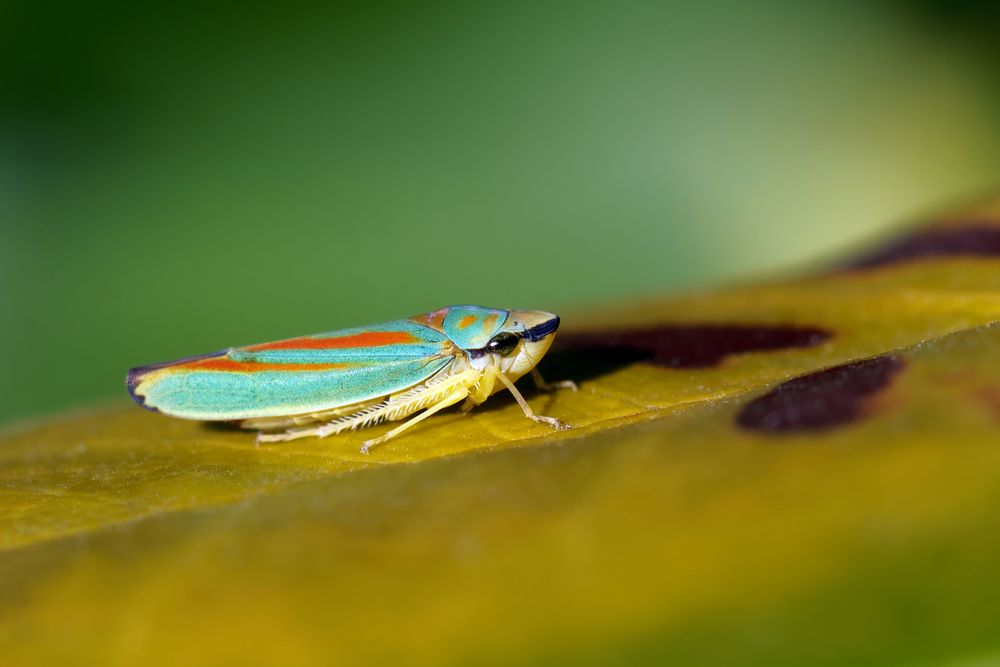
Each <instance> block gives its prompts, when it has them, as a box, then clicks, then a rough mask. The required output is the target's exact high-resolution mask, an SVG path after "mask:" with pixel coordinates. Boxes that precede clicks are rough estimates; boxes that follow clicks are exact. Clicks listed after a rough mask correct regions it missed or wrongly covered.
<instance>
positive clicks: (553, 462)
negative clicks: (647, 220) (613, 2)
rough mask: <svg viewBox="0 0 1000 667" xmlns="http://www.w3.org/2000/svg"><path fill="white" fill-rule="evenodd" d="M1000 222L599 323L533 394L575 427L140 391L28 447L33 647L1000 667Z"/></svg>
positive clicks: (575, 339) (19, 605)
mask: <svg viewBox="0 0 1000 667" xmlns="http://www.w3.org/2000/svg"><path fill="white" fill-rule="evenodd" d="M997 214H998V207H997V206H992V207H991V206H987V207H983V208H980V209H973V210H970V211H965V212H962V213H961V214H960V215H956V216H954V217H953V218H950V219H947V220H944V221H942V222H940V223H937V224H935V225H931V226H929V227H925V228H922V229H921V230H918V231H917V232H911V233H909V234H907V235H904V236H903V237H902V238H901V239H898V240H896V241H890V242H888V243H887V244H886V245H885V246H883V247H882V248H881V249H880V250H876V251H874V252H873V253H871V254H869V255H864V256H861V257H860V258H859V259H857V260H856V261H855V262H853V264H851V265H847V264H845V265H844V266H843V267H841V268H837V269H834V270H830V271H827V272H825V273H822V274H817V275H814V276H812V277H806V278H802V279H799V280H795V281H789V282H775V283H771V284H764V285H757V286H752V287H748V288H744V289H731V290H725V291H720V292H718V293H713V294H702V295H696V296H690V297H681V298H672V299H667V300H660V301H651V302H649V303H645V304H639V305H632V306H628V307H622V308H619V309H615V310H604V311H598V312H591V313H581V314H578V315H574V314H568V315H567V316H566V317H565V318H564V322H565V329H564V333H561V334H560V339H559V341H558V345H559V347H558V348H557V349H555V350H553V352H551V353H550V356H549V357H548V358H547V359H546V360H545V361H544V362H543V364H542V369H543V371H545V372H546V375H547V376H548V377H549V379H564V378H570V379H575V380H577V381H578V382H579V384H580V391H579V392H576V393H574V392H569V391H559V392H556V393H552V394H539V393H535V394H533V395H530V398H529V400H530V403H531V404H532V407H533V408H534V409H535V410H536V411H537V412H539V413H542V414H549V415H552V416H555V417H558V418H560V419H562V420H564V421H568V422H570V423H572V424H574V425H575V427H576V428H574V429H573V430H570V431H565V432H552V431H550V430H549V429H548V428H547V427H545V426H541V425H538V424H535V423H533V422H531V421H529V420H526V419H524V417H523V416H522V415H521V412H520V410H519V408H518V407H517V406H516V404H514V403H513V401H511V400H509V399H508V398H507V397H495V398H494V399H492V400H491V401H490V402H489V403H487V404H486V405H485V406H484V407H483V409H481V410H478V411H476V412H474V413H473V414H471V415H468V416H463V415H459V414H457V413H449V414H442V415H439V416H436V417H434V418H432V419H430V420H428V421H426V422H425V423H423V424H421V425H420V426H419V427H417V428H414V429H413V431H412V432H411V433H408V434H407V435H406V436H405V437H402V438H399V439H398V440H394V441H392V442H390V443H388V444H387V445H386V446H384V447H381V448H379V449H376V450H374V451H373V453H372V454H371V455H368V456H365V455H362V454H360V453H358V447H359V445H360V443H361V440H363V439H364V438H366V437H370V436H371V435H372V434H373V433H375V434H377V433H378V432H379V431H378V430H376V431H371V432H367V433H364V434H360V433H354V434H345V435H342V436H337V437H331V438H328V439H325V440H302V441H295V442H292V443H284V444H278V445H270V446H261V447H255V446H254V444H253V438H252V436H251V435H249V434H247V433H245V432H241V431H238V430H228V429H219V428H210V427H206V426H204V425H200V424H195V423H191V422H184V421H177V420H171V419H168V418H165V417H162V416H159V415H154V414H149V413H146V412H143V411H141V410H138V409H135V408H134V407H132V406H125V405H124V402H125V401H124V399H123V401H122V403H123V405H122V407H120V408H115V409H109V410H104V411H100V412H96V413H93V414H88V415H84V416H77V417H68V418H63V419H60V420H54V421H51V422H50V423H48V424H46V425H42V426H37V427H34V428H30V429H27V430H23V431H21V432H17V433H8V434H7V435H6V436H4V437H2V438H0V489H2V494H3V495H2V503H0V547H2V551H0V618H2V622H0V657H2V658H3V664H26V663H29V662H45V663H66V664H82V663H99V664H123V665H125V664H128V665H131V664H153V665H156V664H220V663H222V664H283V665H287V664H293V665H294V664H315V663H317V662H319V663H324V664H338V665H344V664H372V663H399V664H427V665H437V664H454V663H473V664H510V663H514V662H516V663H532V664H553V663H556V664H562V663H565V664H574V665H577V664H581V663H583V664H607V663H608V662H611V661H635V662H639V661H650V662H655V663H658V664H685V665H687V664H703V663H704V664H708V663H711V664H727V665H729V664H760V665H777V664H788V665H801V664H856V663H865V664H897V663H919V664H931V663H939V662H942V661H947V660H951V661H954V662H955V664H960V663H961V664H965V663H964V662H961V661H969V664H972V663H973V662H975V661H977V660H978V661H985V662H988V661H990V660H996V659H1000V635H998V634H997V633H996V632H995V627H994V625H995V616H996V610H997V609H1000V574H998V573H997V572H998V569H997V567H996V563H997V562H998V560H1000V537H997V530H996V526H997V525H1000V325H998V324H995V323H996V322H997V321H998V320H1000V225H998V224H997V222H996V220H997V218H998V215H997ZM381 428H382V429H385V428H388V427H381ZM985 662H984V664H985Z"/></svg>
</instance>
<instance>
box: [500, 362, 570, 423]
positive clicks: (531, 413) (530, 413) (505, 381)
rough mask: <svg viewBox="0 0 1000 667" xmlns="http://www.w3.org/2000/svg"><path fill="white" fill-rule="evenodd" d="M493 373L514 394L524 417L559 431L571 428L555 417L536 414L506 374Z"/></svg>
mask: <svg viewBox="0 0 1000 667" xmlns="http://www.w3.org/2000/svg"><path fill="white" fill-rule="evenodd" d="M495 373H496V376H497V377H498V378H500V381H501V382H503V385H504V386H505V387H507V389H509V390H510V393H512V394H513V395H514V399H515V400H516V401H517V404H518V405H520V406H521V409H522V410H524V416H525V417H527V418H528V419H533V420H535V421H536V422H545V423H546V424H551V425H552V426H554V427H556V428H557V429H559V430H560V431H561V430H563V429H567V428H572V426H571V425H569V424H564V423H563V422H561V421H559V420H558V419H556V418H555V417H546V416H545V415H536V414H535V412H534V411H533V410H532V409H531V406H530V405H528V402H527V401H526V400H524V396H521V392H519V391H518V390H517V387H515V386H514V383H513V382H511V381H510V380H508V379H507V376H506V375H504V374H503V373H501V372H500V371H495Z"/></svg>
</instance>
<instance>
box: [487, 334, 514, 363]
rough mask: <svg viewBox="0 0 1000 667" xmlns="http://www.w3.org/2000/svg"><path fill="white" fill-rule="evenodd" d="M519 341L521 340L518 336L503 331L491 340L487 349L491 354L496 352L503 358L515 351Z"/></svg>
mask: <svg viewBox="0 0 1000 667" xmlns="http://www.w3.org/2000/svg"><path fill="white" fill-rule="evenodd" d="M519 340H521V338H520V337H519V336H518V335H517V334H512V333H510V332H508V331H501V332H500V333H498V334H497V335H496V336H494V337H493V338H490V342H489V343H487V344H486V348H487V349H488V350H489V351H490V352H496V353H497V354H499V355H500V356H501V357H506V356H507V355H508V354H510V353H511V352H513V351H514V348H515V347H517V343H518V341H519Z"/></svg>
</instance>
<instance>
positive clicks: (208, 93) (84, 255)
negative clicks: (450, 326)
mask: <svg viewBox="0 0 1000 667" xmlns="http://www.w3.org/2000/svg"><path fill="white" fill-rule="evenodd" d="M998 18H1000V14H998V13H997V12H996V10H994V9H992V8H991V7H990V6H989V5H988V4H987V3H982V4H978V3H957V4H956V3H944V2H927V1H925V2H920V3H903V2H897V3H881V4H880V5H879V6H877V7H876V6H875V3H868V2H861V1H855V2H828V3H796V2H791V1H788V2H768V3H712V4H711V5H710V6H709V5H708V4H707V3H706V4H704V5H695V4H694V3H692V4H691V5H688V6H685V5H680V4H675V3H667V2H652V1H645V2H615V3H599V4H597V3H595V4H586V3H581V2H555V3H537V2H526V3H463V2H444V3H433V4H421V5H419V6H417V5H416V4H412V3H386V2H364V3H361V2H357V3H350V4H337V5H331V4H327V3H322V4H320V3H317V4H309V3H295V2H290V3H287V2H286V3H280V4H279V3H258V2H243V3H228V4H216V5H212V6H206V5H203V4H202V3H190V2H189V3H185V2H180V3H173V4H171V5H170V6H169V7H165V8H164V7H160V8H156V7H149V6H144V5H143V4H142V3H125V2H120V3H117V4H115V3H107V2H105V3H96V4H95V3H68V2H64V3H60V2H56V3H38V2H31V3H29V2H13V3H11V2H7V3H3V5H2V6H0V304H2V306H3V310H2V312H3V318H2V324H0V349H2V350H3V352H2V354H0V358H2V361H0V375H2V380H0V422H7V421H10V420H13V419H18V418H23V417H27V416H32V415H40V414H43V413H45V412H49V411H52V410H56V409H59V408H64V407H66V406H70V405H75V404H85V403H87V402H88V401H93V400H96V399H99V398H102V397H119V398H120V399H124V390H123V388H122V382H123V377H124V372H125V370H126V368H127V367H129V366H131V365H136V364H140V363H149V362H153V361H161V360H165V359H169V358H172V357H178V356H186V355H191V354H196V353H201V352H206V351H211V350H215V349H218V348H221V347H225V346H228V345H232V344H241V343H251V342H257V341H262V340H267V339H274V338H279V337H285V336H293V335H299V334H303V333H309V332H315V331H322V330H328V329H333V328H338V327H341V326H346V325H351V324H359V323H365V322H370V321H379V320H381V319H389V318H395V317H398V316H402V315H407V314H410V313H415V312H421V311H426V310H429V309H431V308H434V307H438V306H441V305H446V304H451V303H460V302H474V303H483V304H486V305H500V306H527V307H538V308H546V309H551V310H557V311H558V310H563V309H567V308H569V309H574V308H577V307H579V306H583V305H585V304H592V303H601V302H610V301H614V300H620V299H623V298H633V297H636V296H642V295H649V294H656V293H660V292H663V291H665V290H676V289H682V288H689V287H693V286H702V285H711V284H718V283H719V282H723V281H731V280H736V279H739V278H741V277H744V276H753V275H755V274H756V275H760V274H762V273H763V274H766V273H768V272H773V271H776V270H781V269H782V268H785V267H789V266H795V265H800V264H802V263H806V262H809V261H812V260H815V259H816V258H821V257H829V256H830V253H832V252H836V251H837V250H838V249H843V248H845V247H848V246H850V245H851V244H854V243H857V242H860V241H862V240H863V239H865V238H868V237H870V236H872V235H873V234H876V233H878V232H879V231H882V230H885V229H887V227H888V225H891V224H893V223H895V222H898V221H899V220H900V219H903V218H906V217H907V216H911V215H913V214H915V213H920V212H922V211H924V210H925V209H926V208H927V207H928V206H933V207H938V206H941V205H947V204H949V203H951V201H952V200H954V199H955V198H957V197H964V196H968V195H970V194H980V193H982V192H983V191H984V190H986V189H989V188H991V187H992V186H993V185H994V184H995V183H996V182H997V180H998V178H997V177H998V176H1000V151H998V149H1000V138H998V137H1000V134H998V130H1000V77H998V75H997V72H998V71H1000V68H998V65H1000V59H998V57H997V47H996V46H995V45H994V43H995V41H996V40H995V34H994V32H993V29H992V27H991V26H993V25H996V20H997V19H998ZM572 324H574V325H580V324H583V323H582V322H573V323H572Z"/></svg>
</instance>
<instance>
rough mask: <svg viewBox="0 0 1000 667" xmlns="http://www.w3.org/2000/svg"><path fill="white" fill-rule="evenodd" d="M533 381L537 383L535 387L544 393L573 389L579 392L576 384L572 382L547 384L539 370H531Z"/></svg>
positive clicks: (562, 381) (563, 381)
mask: <svg viewBox="0 0 1000 667" xmlns="http://www.w3.org/2000/svg"><path fill="white" fill-rule="evenodd" d="M531 379H532V380H533V381H534V382H535V386H536V387H538V388H539V389H540V390H542V391H553V390H555V389H572V390H573V391H576V390H577V386H576V383H575V382H573V381H572V380H560V381H559V382H546V381H545V378H543V377H542V374H541V373H539V372H538V369H537V368H532V369H531Z"/></svg>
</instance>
